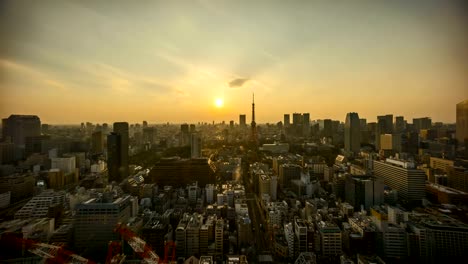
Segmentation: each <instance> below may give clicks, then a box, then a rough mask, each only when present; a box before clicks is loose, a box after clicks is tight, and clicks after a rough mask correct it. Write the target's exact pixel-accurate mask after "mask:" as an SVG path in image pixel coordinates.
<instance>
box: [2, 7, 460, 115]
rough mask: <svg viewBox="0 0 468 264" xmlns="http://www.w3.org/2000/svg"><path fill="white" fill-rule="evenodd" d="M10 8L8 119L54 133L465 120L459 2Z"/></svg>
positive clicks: (5, 15)
mask: <svg viewBox="0 0 468 264" xmlns="http://www.w3.org/2000/svg"><path fill="white" fill-rule="evenodd" d="M113 3H114V4H113V5H110V4H109V3H108V2H106V1H100V2H78V1H41V3H37V2H35V1H21V2H20V1H3V2H2V3H1V4H0V6H1V8H0V35H1V36H2V42H1V43H0V115H1V116H2V117H8V116H9V115H10V114H37V115H38V116H40V117H41V121H42V122H44V123H50V124H78V123H81V122H86V121H89V122H93V123H102V122H114V121H128V122H130V123H135V122H138V123H139V122H142V121H143V120H147V121H149V122H150V123H166V122H171V123H185V122H188V123H197V122H212V121H215V122H217V123H218V122H221V121H223V120H224V121H226V122H229V121H230V120H235V121H236V122H237V120H238V117H239V114H246V115H247V120H248V123H250V118H251V117H250V115H249V113H250V110H251V109H250V107H251V105H250V104H251V100H250V96H251V94H252V92H254V93H255V98H256V122H257V123H260V124H261V123H267V122H270V123H272V122H278V121H280V120H282V119H283V118H282V117H283V114H285V113H290V114H292V113H294V112H298V113H310V114H311V115H310V117H311V119H312V120H316V119H325V118H331V119H334V120H340V121H344V120H345V117H346V113H348V112H357V113H359V116H360V117H361V118H366V119H367V120H368V122H374V121H376V117H377V116H378V115H383V114H389V113H391V114H393V115H394V116H404V117H405V119H406V120H408V121H409V122H411V121H412V119H413V118H419V117H425V116H429V117H431V118H432V120H433V121H434V122H437V121H441V122H447V123H454V122H455V113H456V110H455V109H456V108H455V105H456V104H457V103H459V102H462V101H464V100H466V98H468V92H467V90H468V89H466V87H468V77H467V76H466V74H465V73H466V70H467V67H466V54H467V48H466V47H468V37H467V34H466V32H465V31H464V25H465V24H466V21H467V17H466V14H465V13H463V8H464V7H466V6H465V5H463V3H462V2H461V1H446V2H441V1H425V2H424V3H418V4H416V3H406V2H403V1H396V2H392V3H389V2H385V3H375V2H371V1H364V2H359V4H356V3H349V2H348V3H341V4H340V5H338V4H330V3H325V2H314V3H308V2H295V3H284V2H277V1H268V2H262V1H259V2H254V3H249V4H247V3H242V2H240V3H239V2H224V1H173V2H167V1H149V2H145V1H143V2H139V3H138V4H131V3H129V2H117V3H116V2H113Z"/></svg>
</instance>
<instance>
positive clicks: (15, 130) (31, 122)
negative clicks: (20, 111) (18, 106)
mask: <svg viewBox="0 0 468 264" xmlns="http://www.w3.org/2000/svg"><path fill="white" fill-rule="evenodd" d="M40 135H41V120H40V119H39V117H38V116H35V115H10V117H8V118H4V119H2V136H3V139H4V140H5V139H7V138H10V139H11V142H13V143H15V145H16V146H19V147H22V148H24V146H25V143H26V137H37V136H40Z"/></svg>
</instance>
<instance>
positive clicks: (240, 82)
mask: <svg viewBox="0 0 468 264" xmlns="http://www.w3.org/2000/svg"><path fill="white" fill-rule="evenodd" d="M248 80H249V78H237V79H234V80H232V81H230V82H229V87H231V88H236V87H242V85H244V83H246V82H247V81H248Z"/></svg>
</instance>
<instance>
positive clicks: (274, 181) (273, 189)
mask: <svg viewBox="0 0 468 264" xmlns="http://www.w3.org/2000/svg"><path fill="white" fill-rule="evenodd" d="M277 193H278V176H276V175H271V176H270V198H271V200H272V201H276V199H277Z"/></svg>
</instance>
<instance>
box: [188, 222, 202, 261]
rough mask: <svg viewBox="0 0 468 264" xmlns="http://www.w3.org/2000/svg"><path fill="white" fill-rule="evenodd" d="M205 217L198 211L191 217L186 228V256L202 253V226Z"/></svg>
mask: <svg viewBox="0 0 468 264" xmlns="http://www.w3.org/2000/svg"><path fill="white" fill-rule="evenodd" d="M202 223H203V217H202V216H201V215H199V214H197V213H195V214H193V215H192V216H191V217H190V220H189V222H188V223H187V228H186V240H185V241H186V242H185V243H186V256H187V257H189V256H193V255H198V254H199V253H200V239H199V234H200V228H201V225H202Z"/></svg>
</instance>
